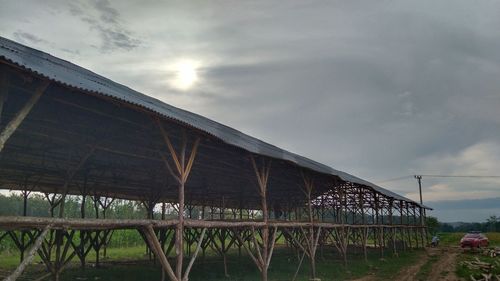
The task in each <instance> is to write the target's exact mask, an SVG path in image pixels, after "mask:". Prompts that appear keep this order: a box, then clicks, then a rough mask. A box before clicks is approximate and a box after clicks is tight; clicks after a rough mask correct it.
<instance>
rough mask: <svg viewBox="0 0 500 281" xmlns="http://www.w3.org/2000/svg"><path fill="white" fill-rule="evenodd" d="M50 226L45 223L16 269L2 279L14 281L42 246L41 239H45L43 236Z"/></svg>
mask: <svg viewBox="0 0 500 281" xmlns="http://www.w3.org/2000/svg"><path fill="white" fill-rule="evenodd" d="M50 227H51V225H47V226H46V227H45V228H44V230H43V231H42V233H40V235H39V236H38V238H37V239H36V241H35V243H34V244H33V246H32V247H31V249H30V250H29V251H28V255H27V256H26V258H25V259H24V260H23V262H22V263H21V264H20V265H19V266H18V267H17V268H16V270H15V271H14V272H13V273H12V274H11V275H9V276H8V277H7V278H5V279H4V281H15V280H16V279H17V278H18V277H19V276H21V274H22V273H23V271H24V270H25V269H26V267H27V266H28V265H29V264H30V263H31V262H32V261H33V259H34V258H35V254H36V252H37V251H38V249H40V247H41V246H42V243H43V240H44V239H45V236H47V233H49V230H50Z"/></svg>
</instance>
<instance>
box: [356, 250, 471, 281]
mask: <svg viewBox="0 0 500 281" xmlns="http://www.w3.org/2000/svg"><path fill="white" fill-rule="evenodd" d="M460 251H461V250H460V248H458V247H438V248H427V249H426V252H427V253H426V254H425V255H423V258H422V259H421V260H419V261H418V262H417V263H416V264H414V265H412V266H410V267H406V268H403V269H402V270H401V271H400V272H399V273H398V274H397V275H396V277H395V278H394V280H401V281H403V280H404V281H419V279H417V273H418V272H419V271H420V269H421V268H422V266H424V265H425V264H426V262H427V261H428V260H429V259H430V258H431V257H437V260H436V261H434V262H433V263H432V264H431V270H430V272H429V275H428V276H427V277H426V279H425V281H438V280H439V281H457V280H461V279H460V278H458V277H457V276H456V275H455V265H456V259H457V256H458V255H459V253H460ZM376 280H377V279H376V278H375V277H374V276H365V277H363V278H360V279H356V280H354V281H376Z"/></svg>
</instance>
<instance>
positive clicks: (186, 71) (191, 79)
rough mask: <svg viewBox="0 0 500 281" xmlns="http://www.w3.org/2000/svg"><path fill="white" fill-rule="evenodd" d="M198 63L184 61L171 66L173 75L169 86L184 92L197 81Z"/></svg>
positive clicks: (188, 60)
mask: <svg viewBox="0 0 500 281" xmlns="http://www.w3.org/2000/svg"><path fill="white" fill-rule="evenodd" d="M199 65H200V63H199V62H198V61H195V60H190V59H184V60H180V61H178V62H177V63H175V64H174V65H173V71H174V73H175V75H174V78H173V79H172V81H171V85H172V86H173V87H174V88H177V89H179V90H183V91H186V90H188V89H190V88H192V87H193V86H194V85H195V84H196V82H197V81H198V79H199V78H198V67H199Z"/></svg>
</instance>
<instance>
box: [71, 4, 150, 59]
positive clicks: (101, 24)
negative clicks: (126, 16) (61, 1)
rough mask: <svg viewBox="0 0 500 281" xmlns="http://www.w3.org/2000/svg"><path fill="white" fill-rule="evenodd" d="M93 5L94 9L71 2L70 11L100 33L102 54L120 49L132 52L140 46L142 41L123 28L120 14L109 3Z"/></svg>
mask: <svg viewBox="0 0 500 281" xmlns="http://www.w3.org/2000/svg"><path fill="white" fill-rule="evenodd" d="M91 3H92V7H86V6H85V5H84V3H79V2H70V4H69V11H70V13H71V14H72V15H73V16H77V17H79V18H80V19H81V20H82V21H83V22H85V23H87V24H88V25H89V27H90V28H91V29H92V30H94V31H97V32H98V33H99V36H100V38H101V45H100V46H99V50H100V51H101V52H103V53H109V52H111V51H114V50H119V49H121V50H126V51H130V50H133V49H135V48H137V47H138V46H140V44H141V41H140V40H139V39H137V38H136V37H135V36H134V35H133V34H132V33H131V32H130V31H129V30H127V28H125V27H123V25H122V23H121V19H120V14H119V12H118V11H117V10H116V9H114V8H112V7H111V5H110V3H109V1H107V0H97V1H93V2H91ZM91 9H92V11H91ZM94 11H96V12H97V16H95V13H93V12H94Z"/></svg>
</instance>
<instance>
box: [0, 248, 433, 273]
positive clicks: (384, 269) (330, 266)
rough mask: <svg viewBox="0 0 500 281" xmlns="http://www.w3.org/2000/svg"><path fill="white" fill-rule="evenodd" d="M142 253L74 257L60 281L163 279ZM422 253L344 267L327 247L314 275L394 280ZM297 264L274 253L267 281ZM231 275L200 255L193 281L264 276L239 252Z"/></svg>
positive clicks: (37, 268) (1, 262) (285, 253)
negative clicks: (99, 262) (97, 263)
mask: <svg viewBox="0 0 500 281" xmlns="http://www.w3.org/2000/svg"><path fill="white" fill-rule="evenodd" d="M144 252H145V247H144V246H142V247H130V248H110V249H108V255H107V256H108V257H107V259H106V260H104V261H105V262H106V263H104V264H103V266H102V267H101V268H93V267H87V269H85V270H81V269H80V268H79V266H78V259H77V258H75V259H74V260H73V263H72V264H71V265H70V266H69V267H68V268H67V269H66V270H65V271H64V273H63V275H62V280H77V279H78V280H109V281H115V280H117V281H118V280H119V281H123V280H159V279H160V276H161V269H160V266H159V265H158V264H157V265H153V264H152V263H151V262H149V261H148V260H147V258H146V256H145V255H144ZM422 254H423V251H408V252H403V253H400V254H399V257H392V256H390V255H389V254H387V257H385V258H384V259H380V258H379V253H378V251H373V252H370V253H369V260H368V262H365V261H364V258H363V257H362V255H361V254H352V255H351V256H350V257H349V260H348V264H347V267H344V266H343V265H342V260H341V258H340V257H339V256H337V255H334V254H333V253H332V251H331V249H328V250H326V249H325V251H324V256H322V255H321V253H320V251H319V250H318V253H317V262H316V268H317V269H316V271H317V275H318V278H321V280H349V279H354V278H359V277H362V276H365V275H367V274H371V275H373V276H374V277H375V278H377V279H378V280H388V279H391V278H393V277H394V276H395V275H396V274H397V273H398V272H399V271H400V270H401V268H403V267H405V266H409V265H411V264H413V263H415V262H416V261H417V259H418V258H419V257H420V256H421V255H422ZM94 259H95V256H92V255H89V257H88V259H87V261H88V262H92V261H93V260H94ZM127 261H128V262H127ZM132 261H133V262H132ZM18 262H19V257H18V256H17V255H9V256H6V255H1V256H0V268H1V269H9V270H12V269H13V268H14V267H15V266H16V265H17V264H18ZM185 263H187V261H186V262H185ZM297 264H298V260H297V256H296V255H295V254H292V253H291V251H290V249H286V248H281V247H280V248H278V249H276V250H275V253H274V255H273V259H272V261H271V265H270V268H269V280H274V281H281V280H290V279H291V278H292V276H293V274H294V272H295V270H296V267H297ZM41 271H43V265H42V264H41V263H39V260H36V261H35V264H34V265H32V266H30V270H29V272H28V273H27V274H26V275H40V272H41ZM228 271H229V275H230V277H229V278H226V277H225V276H224V268H223V264H222V259H221V258H220V257H218V256H214V255H212V254H211V255H207V256H206V257H205V258H204V259H203V258H202V257H201V255H200V256H199V257H198V259H197V261H196V263H195V266H194V267H193V270H192V272H191V274H190V278H189V280H192V281H196V280H206V281H215V280H227V281H233V280H234V281H253V280H260V273H259V272H258V270H257V268H256V266H255V265H254V264H253V262H252V261H251V259H250V258H249V257H248V256H246V255H243V256H242V257H238V254H237V251H234V252H231V253H230V254H229V255H228ZM309 274H310V264H309V261H308V260H307V258H306V259H304V262H303V264H302V268H301V270H300V273H299V275H298V278H297V280H309Z"/></svg>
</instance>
